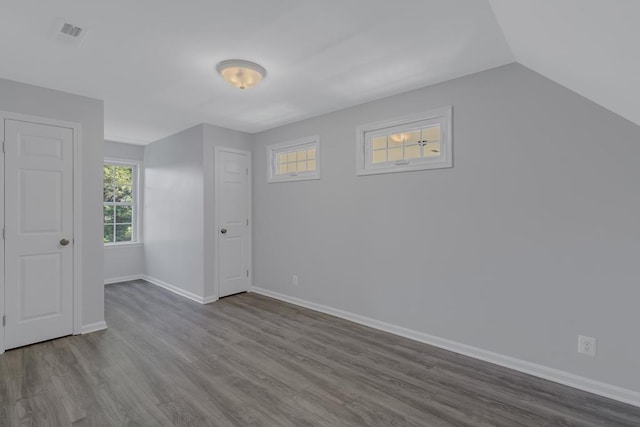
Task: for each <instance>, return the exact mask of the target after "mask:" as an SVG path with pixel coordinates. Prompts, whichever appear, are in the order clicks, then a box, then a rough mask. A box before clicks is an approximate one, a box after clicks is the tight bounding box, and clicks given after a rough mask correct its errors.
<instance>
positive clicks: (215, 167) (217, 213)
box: [213, 145, 253, 299]
mask: <svg viewBox="0 0 640 427" xmlns="http://www.w3.org/2000/svg"><path fill="white" fill-rule="evenodd" d="M221 152H227V153H235V154H243V155H246V156H247V159H248V160H249V166H248V168H249V174H248V179H247V189H248V191H247V193H248V200H247V212H248V216H249V227H248V233H249V249H250V250H249V289H251V288H252V287H253V258H252V256H253V238H252V237H253V217H252V216H253V211H252V209H251V199H252V197H253V195H252V193H251V177H252V171H251V151H247V150H238V149H237V148H229V147H223V146H220V145H216V146H215V151H214V153H215V154H214V156H215V157H214V159H213V176H214V179H215V182H216V185H215V194H214V198H213V202H214V206H215V207H214V212H215V219H214V224H215V233H214V234H215V237H214V239H213V240H214V247H215V254H214V260H213V267H214V269H215V274H214V275H213V276H214V282H213V284H214V287H215V292H216V295H215V296H216V299H219V298H220V232H219V230H220V226H221V224H219V219H220V217H221V215H220V203H219V202H220V180H219V179H218V155H219V153H221Z"/></svg>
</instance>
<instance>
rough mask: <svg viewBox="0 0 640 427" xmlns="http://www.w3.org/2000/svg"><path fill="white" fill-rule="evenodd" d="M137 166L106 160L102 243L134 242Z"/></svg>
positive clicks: (103, 178)
mask: <svg viewBox="0 0 640 427" xmlns="http://www.w3.org/2000/svg"><path fill="white" fill-rule="evenodd" d="M137 185H138V164H137V163H128V162H124V161H117V160H112V161H111V160H105V164H104V167H103V175H102V190H103V191H102V192H103V214H104V220H103V225H104V235H103V236H104V243H105V244H106V245H108V244H118V243H120V244H122V243H129V242H136V241H137V240H138V239H137V234H138V227H137V217H138V212H137V196H138V188H137Z"/></svg>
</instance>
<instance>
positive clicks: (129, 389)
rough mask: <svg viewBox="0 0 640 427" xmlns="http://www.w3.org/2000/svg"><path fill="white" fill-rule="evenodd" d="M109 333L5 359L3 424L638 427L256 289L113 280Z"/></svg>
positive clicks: (580, 401)
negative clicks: (205, 290)
mask: <svg viewBox="0 0 640 427" xmlns="http://www.w3.org/2000/svg"><path fill="white" fill-rule="evenodd" d="M106 315H107V322H108V324H109V329H108V330H106V331H102V332H96V333H94V334H89V335H84V336H75V337H67V338H62V339H58V340H54V341H49V342H46V343H41V344H36V345H32V346H28V347H24V348H20V349H16V350H11V351H8V352H6V353H5V354H4V355H2V356H0V425H1V426H18V425H20V426H22V425H37V426H66V425H79V426H85V425H86V426H124V425H148V426H164V425H177V426H188V425H191V426H208V425H216V426H217V425H219V426H311V425H319V426H352V425H353V426H373V425H382V426H444V425H452V426H519V425H527V426H549V425H558V426H567V425H580V426H614V425H616V426H617V425H620V426H640V408H635V407H632V406H628V405H624V404H621V403H617V402H615V401H611V400H607V399H604V398H600V397H597V396H594V395H590V394H588V393H584V392H581V391H578V390H575V389H572V388H569V387H564V386H561V385H558V384H554V383H551V382H548V381H545V380H541V379H538V378H534V377H531V376H528V375H525V374H521V373H518V372H514V371H511V370H508V369H504V368H500V367H497V366H494V365H491V364H489V363H484V362H480V361H477V360H474V359H470V358H468V357H464V356H461V355H457V354H454V353H451V352H448V351H444V350H440V349H437V348H434V347H431V346H428V345H425V344H420V343H417V342H414V341H411V340H408V339H404V338H400V337H397V336H394V335H391V334H387V333H384V332H380V331H376V330H373V329H370V328H366V327H363V326H359V325H356V324H353V323H350V322H348V321H345V320H341V319H337V318H334V317H331V316H327V315H324V314H321V313H317V312H314V311H311V310H307V309H304V308H299V307H296V306H293V305H289V304H285V303H282V302H279V301H276V300H273V299H269V298H266V297H263V296H260V295H256V294H241V295H237V296H232V297H228V298H225V299H222V300H220V301H218V302H216V303H213V304H209V305H205V306H202V305H199V304H197V303H193V302H190V301H188V300H185V299H183V298H181V297H178V296H176V295H173V294H171V293H169V292H166V291H164V290H161V289H158V288H156V287H154V286H153V285H150V284H147V283H145V282H142V281H136V282H128V283H124V284H116V285H109V286H107V287H106Z"/></svg>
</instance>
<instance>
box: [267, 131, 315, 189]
mask: <svg viewBox="0 0 640 427" xmlns="http://www.w3.org/2000/svg"><path fill="white" fill-rule="evenodd" d="M267 159H268V161H269V169H268V170H269V176H268V182H285V181H302V180H308V179H320V138H319V137H318V136H311V137H308V138H303V139H299V140H296V141H289V142H284V143H280V144H274V145H270V146H268V147H267Z"/></svg>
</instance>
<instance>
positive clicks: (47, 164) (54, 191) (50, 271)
mask: <svg viewBox="0 0 640 427" xmlns="http://www.w3.org/2000/svg"><path fill="white" fill-rule="evenodd" d="M4 150H5V156H4V159H5V161H4V168H5V170H4V184H5V185H4V190H5V195H4V204H5V242H4V243H5V245H4V246H5V254H4V268H5V282H4V300H5V301H4V308H5V316H6V326H5V330H4V333H5V337H4V349H9V348H15V347H20V346H23V345H27V344H32V343H35V342H40V341H44V340H48V339H52V338H57V337H60V336H64V335H70V334H72V333H73V332H74V306H75V303H74V175H73V172H74V129H73V128H69V127H63V126H55V125H49V124H40V123H34V122H30V121H22V120H11V119H5V120H4Z"/></svg>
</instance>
